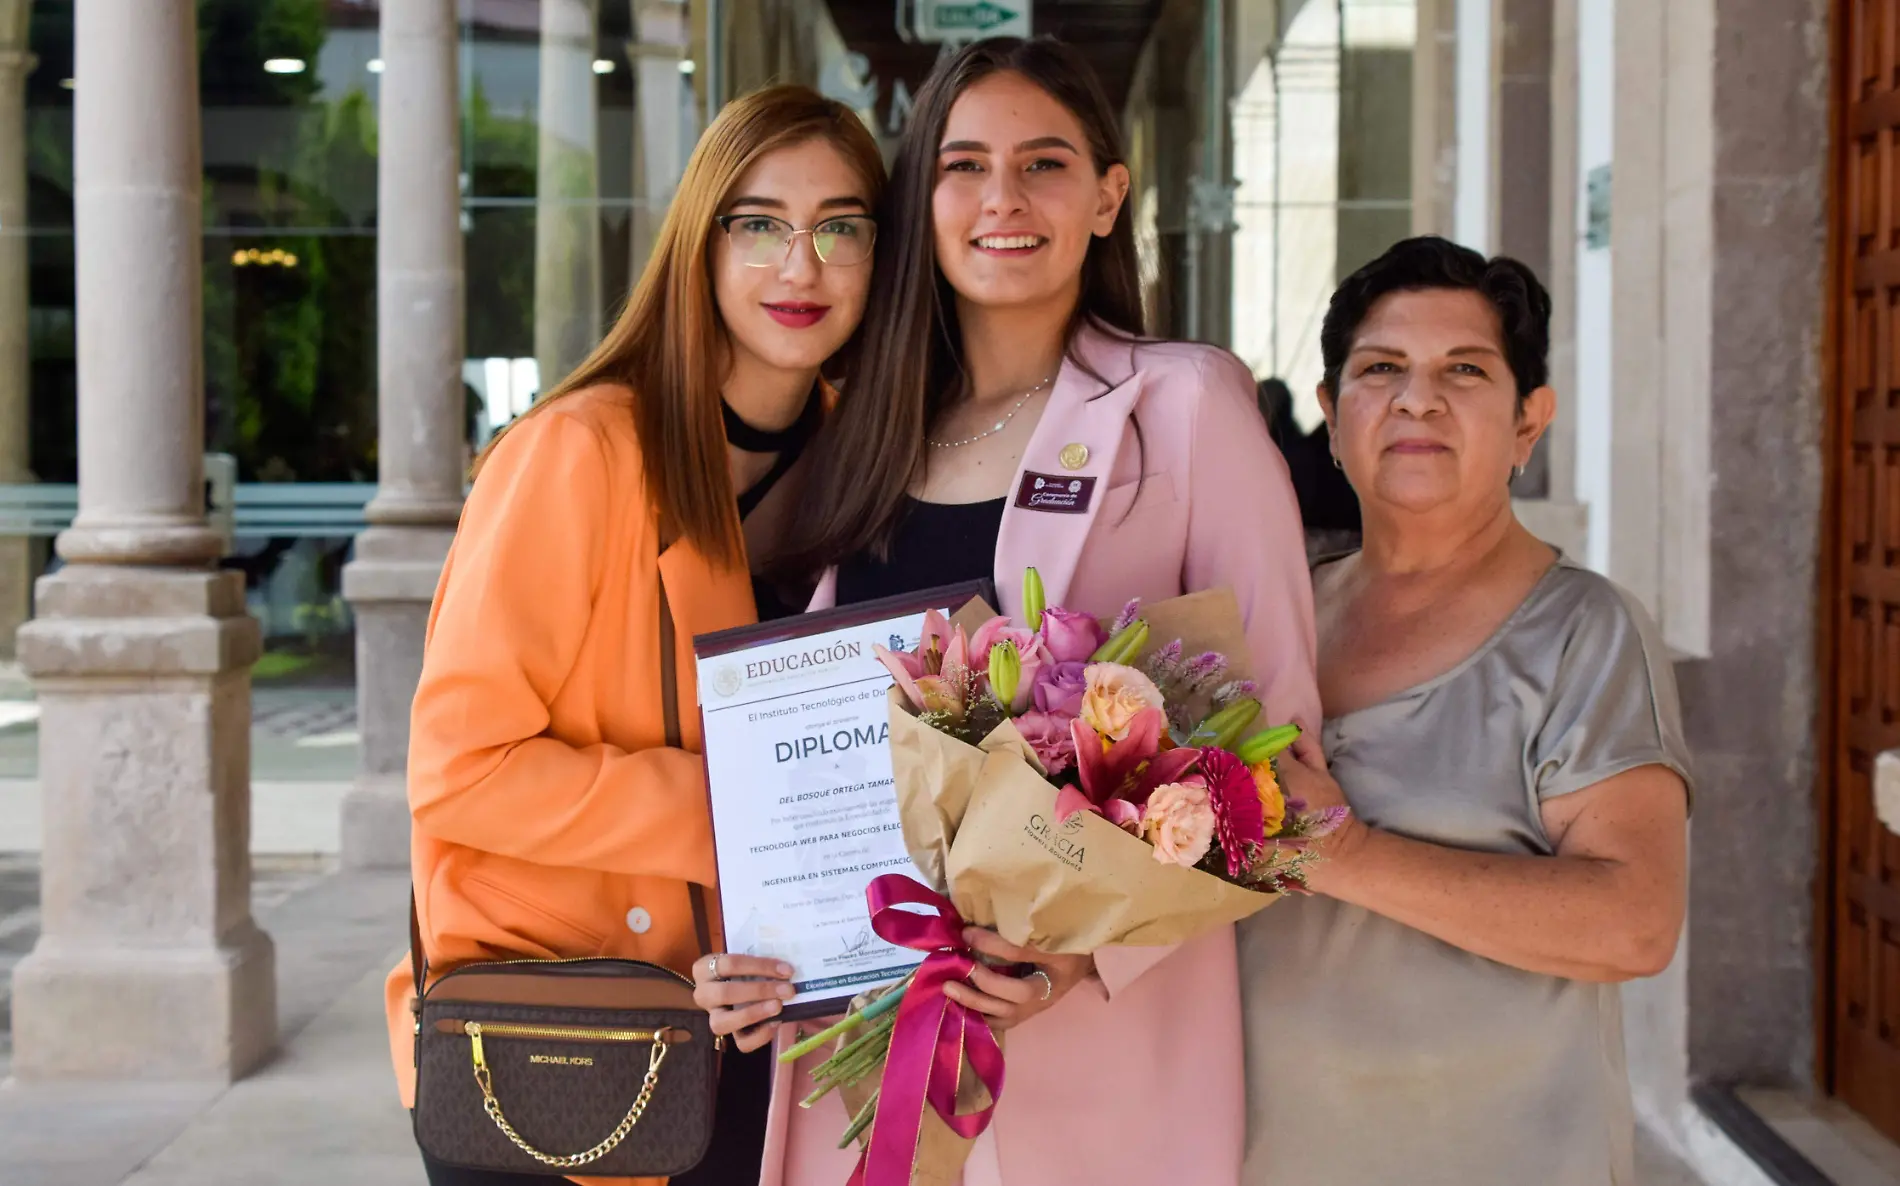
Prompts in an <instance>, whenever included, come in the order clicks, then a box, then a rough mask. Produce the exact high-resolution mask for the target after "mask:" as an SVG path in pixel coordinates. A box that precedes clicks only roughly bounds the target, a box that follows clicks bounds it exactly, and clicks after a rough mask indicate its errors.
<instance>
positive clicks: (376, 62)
mask: <svg viewBox="0 0 1900 1186" xmlns="http://www.w3.org/2000/svg"><path fill="white" fill-rule="evenodd" d="M369 72H370V73H371V74H381V73H382V72H383V60H382V59H381V58H371V59H370V60H369Z"/></svg>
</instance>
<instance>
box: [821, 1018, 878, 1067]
mask: <svg viewBox="0 0 1900 1186" xmlns="http://www.w3.org/2000/svg"><path fill="white" fill-rule="evenodd" d="M895 1022H896V1018H895V1017H892V1018H891V1021H890V1023H886V1022H885V1021H884V1020H882V1019H880V1020H879V1021H878V1023H877V1024H876V1025H875V1026H872V1027H871V1028H870V1029H869V1030H867V1031H866V1032H865V1033H864V1034H863V1035H861V1036H860V1037H859V1038H858V1039H857V1040H856V1041H854V1042H852V1043H851V1044H850V1045H848V1046H846V1047H844V1048H843V1049H842V1050H840V1051H838V1053H836V1054H834V1055H832V1056H831V1057H830V1058H828V1059H826V1060H825V1061H824V1062H823V1063H821V1064H819V1066H818V1067H817V1068H816V1069H815V1070H814V1071H813V1072H812V1078H814V1079H816V1078H818V1076H819V1075H821V1074H822V1075H823V1076H824V1077H825V1078H827V1079H837V1078H841V1077H842V1076H843V1075H844V1074H845V1073H846V1072H848V1071H852V1070H856V1069H858V1068H859V1066H860V1065H862V1064H864V1063H866V1062H867V1061H868V1062H876V1061H877V1060H878V1059H880V1058H883V1057H884V1054H885V1052H886V1051H888V1050H889V1049H890V1048H891V1031H892V1029H893V1028H894V1027H895Z"/></svg>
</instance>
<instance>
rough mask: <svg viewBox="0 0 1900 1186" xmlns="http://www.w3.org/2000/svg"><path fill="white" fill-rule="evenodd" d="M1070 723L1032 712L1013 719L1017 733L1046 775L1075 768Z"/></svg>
mask: <svg viewBox="0 0 1900 1186" xmlns="http://www.w3.org/2000/svg"><path fill="white" fill-rule="evenodd" d="M1074 719H1075V718H1074V717H1070V716H1065V715H1062V714H1059V713H1053V712H1042V711H1040V710H1035V709H1032V710H1030V711H1029V712H1026V713H1024V714H1023V715H1021V716H1019V717H1017V718H1016V729H1017V731H1018V732H1020V733H1021V734H1022V735H1023V740H1024V741H1027V742H1028V743H1029V748H1030V749H1033V750H1035V751H1036V757H1037V758H1038V759H1039V760H1040V761H1041V762H1042V768H1043V769H1044V770H1046V771H1048V772H1049V773H1050V774H1060V773H1062V772H1063V771H1064V770H1067V769H1068V768H1069V767H1071V766H1073V765H1075V735H1074V734H1073V733H1072V732H1071V731H1070V730H1069V722H1070V721H1072V720H1074Z"/></svg>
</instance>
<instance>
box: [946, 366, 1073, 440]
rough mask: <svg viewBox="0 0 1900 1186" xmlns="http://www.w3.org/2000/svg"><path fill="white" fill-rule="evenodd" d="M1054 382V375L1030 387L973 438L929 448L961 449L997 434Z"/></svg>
mask: <svg viewBox="0 0 1900 1186" xmlns="http://www.w3.org/2000/svg"><path fill="white" fill-rule="evenodd" d="M1055 381H1056V377H1055V376H1054V375H1050V376H1049V377H1048V378H1047V379H1044V380H1043V381H1042V382H1040V383H1038V384H1036V385H1035V386H1034V387H1031V388H1030V389H1029V390H1028V391H1025V392H1023V394H1022V398H1021V399H1019V400H1017V401H1016V406H1015V407H1013V408H1011V409H1010V410H1009V411H1008V412H1007V413H1005V414H1004V416H1003V418H1002V419H1001V420H998V421H997V422H996V423H994V424H992V425H990V426H989V427H988V428H986V429H984V430H983V431H982V432H979V433H977V434H976V435H975V436H973V437H964V438H963V439H962V440H960V441H930V442H929V444H930V447H931V448H933V449H961V448H963V446H965V445H974V444H976V443H977V442H978V441H980V440H982V439H983V438H984V437H992V436H995V435H996V434H997V433H999V432H1001V431H1003V430H1004V429H1005V428H1007V427H1009V422H1010V421H1011V420H1014V419H1015V418H1016V413H1018V412H1020V411H1022V410H1023V405H1024V404H1026V403H1028V402H1029V397H1030V396H1032V395H1034V394H1036V393H1037V392H1038V391H1041V390H1042V389H1043V388H1045V387H1047V386H1049V384H1051V383H1054V382H1055ZM926 439H928V438H926Z"/></svg>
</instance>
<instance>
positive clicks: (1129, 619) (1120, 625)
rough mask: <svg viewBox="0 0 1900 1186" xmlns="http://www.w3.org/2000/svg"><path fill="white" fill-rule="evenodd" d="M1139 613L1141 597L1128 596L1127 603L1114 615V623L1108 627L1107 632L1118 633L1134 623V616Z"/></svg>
mask: <svg viewBox="0 0 1900 1186" xmlns="http://www.w3.org/2000/svg"><path fill="white" fill-rule="evenodd" d="M1140 613H1141V598H1139V597H1134V598H1130V599H1129V602H1128V604H1127V605H1124V606H1122V612H1121V613H1119V614H1117V615H1116V616H1115V624H1114V625H1112V626H1110V627H1109V628H1108V632H1109V633H1110V634H1120V633H1121V632H1122V631H1124V630H1126V629H1128V628H1129V627H1130V626H1133V625H1134V624H1135V618H1136V617H1137V616H1138V615H1139V614H1140Z"/></svg>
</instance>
